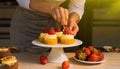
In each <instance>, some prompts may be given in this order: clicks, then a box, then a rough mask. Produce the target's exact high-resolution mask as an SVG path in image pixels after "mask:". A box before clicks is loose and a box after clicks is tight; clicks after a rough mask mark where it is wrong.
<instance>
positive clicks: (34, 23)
mask: <svg viewBox="0 0 120 69" xmlns="http://www.w3.org/2000/svg"><path fill="white" fill-rule="evenodd" d="M57 26H59V27H61V25H60V23H58V22H57V21H55V20H54V19H53V18H52V17H51V16H50V15H49V14H44V13H40V12H39V13H38V12H35V11H32V10H28V9H25V8H22V7H20V6H18V7H17V8H16V11H15V14H14V16H13V18H12V21H11V28H10V39H11V43H12V44H13V45H15V46H17V47H18V48H22V49H23V48H32V47H37V46H34V45H33V44H32V41H33V40H35V39H38V36H39V35H40V33H41V31H42V29H43V28H45V27H47V28H51V27H57ZM39 50H40V51H46V50H48V48H43V47H40V49H39Z"/></svg>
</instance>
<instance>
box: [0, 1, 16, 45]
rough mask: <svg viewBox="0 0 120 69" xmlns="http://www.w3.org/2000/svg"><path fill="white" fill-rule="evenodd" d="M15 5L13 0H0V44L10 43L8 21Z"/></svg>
mask: <svg viewBox="0 0 120 69" xmlns="http://www.w3.org/2000/svg"><path fill="white" fill-rule="evenodd" d="M16 5H17V3H16V1H15V0H0V46H8V45H10V34H9V33H10V21H11V18H12V16H13V14H14V11H15V8H16Z"/></svg>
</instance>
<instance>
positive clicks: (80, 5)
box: [69, 0, 86, 19]
mask: <svg viewBox="0 0 120 69" xmlns="http://www.w3.org/2000/svg"><path fill="white" fill-rule="evenodd" d="M85 1H86V0H71V2H70V4H69V12H70V13H72V12H76V13H77V14H78V15H79V16H80V19H81V18H82V16H83V13H84V5H85Z"/></svg>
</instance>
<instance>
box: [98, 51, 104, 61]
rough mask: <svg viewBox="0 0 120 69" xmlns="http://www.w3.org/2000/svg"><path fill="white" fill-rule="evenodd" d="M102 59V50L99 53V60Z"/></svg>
mask: <svg viewBox="0 0 120 69" xmlns="http://www.w3.org/2000/svg"><path fill="white" fill-rule="evenodd" d="M103 59H104V54H103V53H102V52H100V53H99V61H101V60H103Z"/></svg>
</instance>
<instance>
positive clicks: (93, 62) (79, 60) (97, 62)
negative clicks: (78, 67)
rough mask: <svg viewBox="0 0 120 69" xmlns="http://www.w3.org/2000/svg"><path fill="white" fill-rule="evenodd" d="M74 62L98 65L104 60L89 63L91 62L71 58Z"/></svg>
mask: <svg viewBox="0 0 120 69" xmlns="http://www.w3.org/2000/svg"><path fill="white" fill-rule="evenodd" d="M73 58H74V60H76V61H78V62H81V63H86V64H99V63H103V62H106V59H103V60H101V61H97V62H91V61H83V60H78V59H77V58H75V57H73Z"/></svg>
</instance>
